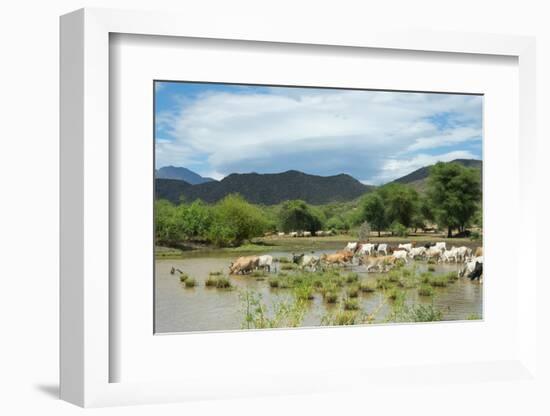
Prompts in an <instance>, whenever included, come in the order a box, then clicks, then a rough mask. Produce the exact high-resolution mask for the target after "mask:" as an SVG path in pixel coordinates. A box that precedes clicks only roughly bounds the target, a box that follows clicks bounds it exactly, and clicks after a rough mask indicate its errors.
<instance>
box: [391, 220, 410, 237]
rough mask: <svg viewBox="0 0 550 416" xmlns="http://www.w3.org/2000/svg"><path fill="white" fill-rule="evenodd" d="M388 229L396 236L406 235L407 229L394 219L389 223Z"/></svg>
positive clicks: (407, 234) (407, 233)
mask: <svg viewBox="0 0 550 416" xmlns="http://www.w3.org/2000/svg"><path fill="white" fill-rule="evenodd" d="M390 231H391V233H392V234H393V235H395V236H397V237H408V236H409V231H408V229H407V227H405V226H404V225H403V224H400V223H398V222H397V221H394V222H393V223H392V224H391V225H390Z"/></svg>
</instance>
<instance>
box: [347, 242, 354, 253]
mask: <svg viewBox="0 0 550 416" xmlns="http://www.w3.org/2000/svg"><path fill="white" fill-rule="evenodd" d="M344 250H346V251H351V252H352V253H355V250H357V242H355V243H353V242H349V243H348V244H347V246H346V248H345V249H344Z"/></svg>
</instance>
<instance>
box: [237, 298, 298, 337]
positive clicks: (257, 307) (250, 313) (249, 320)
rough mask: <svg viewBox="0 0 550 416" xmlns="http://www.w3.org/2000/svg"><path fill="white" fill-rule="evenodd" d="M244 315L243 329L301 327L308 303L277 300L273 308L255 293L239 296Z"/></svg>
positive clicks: (293, 299) (295, 300)
mask: <svg viewBox="0 0 550 416" xmlns="http://www.w3.org/2000/svg"><path fill="white" fill-rule="evenodd" d="M239 299H240V301H241V309H242V312H243V315H244V320H243V323H242V325H241V327H242V328H246V329H252V328H256V329H259V328H283V327H285V328H292V327H297V326H300V324H301V323H302V321H303V319H304V315H305V313H306V310H307V303H306V302H304V301H303V300H300V299H297V298H296V297H293V298H292V299H286V300H276V301H275V302H274V303H273V305H272V307H271V308H269V307H268V306H267V304H265V303H264V302H263V301H262V295H261V294H260V293H257V292H254V291H249V290H247V291H244V292H241V293H240V294H239Z"/></svg>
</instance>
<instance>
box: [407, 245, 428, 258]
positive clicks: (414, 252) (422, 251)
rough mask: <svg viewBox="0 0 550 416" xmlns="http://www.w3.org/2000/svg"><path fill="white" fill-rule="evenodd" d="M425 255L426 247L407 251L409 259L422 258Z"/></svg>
mask: <svg viewBox="0 0 550 416" xmlns="http://www.w3.org/2000/svg"><path fill="white" fill-rule="evenodd" d="M425 254H426V247H414V248H411V250H410V251H409V256H410V258H411V259H414V258H415V257H422V256H423V255H425Z"/></svg>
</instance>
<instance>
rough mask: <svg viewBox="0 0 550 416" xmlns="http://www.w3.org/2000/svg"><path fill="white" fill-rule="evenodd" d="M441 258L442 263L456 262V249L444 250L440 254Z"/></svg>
mask: <svg viewBox="0 0 550 416" xmlns="http://www.w3.org/2000/svg"><path fill="white" fill-rule="evenodd" d="M441 258H442V259H443V261H448V262H449V263H450V262H451V261H453V262H456V261H458V249H457V248H456V247H452V248H451V249H450V250H444V251H443V252H442V253H441Z"/></svg>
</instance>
